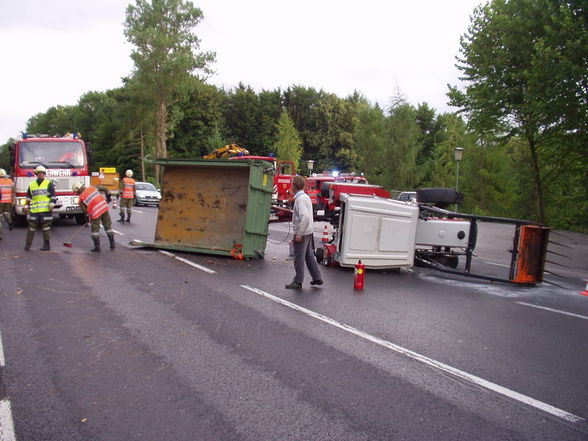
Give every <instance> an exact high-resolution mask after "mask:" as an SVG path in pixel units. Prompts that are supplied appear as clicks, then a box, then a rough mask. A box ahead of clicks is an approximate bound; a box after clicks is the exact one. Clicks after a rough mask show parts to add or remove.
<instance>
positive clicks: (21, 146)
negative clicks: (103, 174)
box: [10, 133, 90, 225]
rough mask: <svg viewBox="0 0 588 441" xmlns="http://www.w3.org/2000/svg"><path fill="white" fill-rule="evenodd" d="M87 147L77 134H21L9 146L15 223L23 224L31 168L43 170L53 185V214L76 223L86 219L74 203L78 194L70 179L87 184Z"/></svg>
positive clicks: (31, 174)
mask: <svg viewBox="0 0 588 441" xmlns="http://www.w3.org/2000/svg"><path fill="white" fill-rule="evenodd" d="M88 153H89V152H88V148H87V147H86V144H85V143H84V141H83V140H82V139H81V138H80V137H79V136H78V134H77V133H71V134H70V133H68V134H66V135H65V136H62V137H58V136H49V135H32V134H26V133H25V134H23V135H22V139H20V140H18V141H16V143H15V144H12V145H11V146H10V162H11V175H12V179H13V180H14V184H15V187H16V206H15V215H16V217H15V222H16V223H19V224H23V223H24V219H25V214H24V211H23V206H24V205H25V201H26V195H27V189H28V187H29V184H30V183H31V181H33V180H34V179H36V178H35V174H34V171H35V168H36V167H37V166H39V165H42V166H43V167H45V168H46V169H47V174H46V177H47V179H51V180H52V181H53V183H54V185H55V192H56V197H57V202H56V204H55V207H54V209H53V214H54V215H58V216H59V217H61V218H74V219H75V220H76V222H77V223H78V224H80V225H81V224H83V223H84V222H86V215H85V214H84V213H83V211H82V209H81V208H80V207H79V206H78V201H79V197H78V196H77V195H74V193H73V192H72V190H71V188H72V184H73V183H74V182H82V183H83V184H84V185H86V186H89V185H90V173H89V171H88V170H89V168H88V159H89V158H88V156H89V155H88Z"/></svg>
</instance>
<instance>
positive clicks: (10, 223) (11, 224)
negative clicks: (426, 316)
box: [8, 222, 14, 231]
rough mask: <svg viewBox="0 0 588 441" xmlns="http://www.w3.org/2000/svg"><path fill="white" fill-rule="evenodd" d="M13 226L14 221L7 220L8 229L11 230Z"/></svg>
mask: <svg viewBox="0 0 588 441" xmlns="http://www.w3.org/2000/svg"><path fill="white" fill-rule="evenodd" d="M13 228H14V223H12V222H8V231H12V229H13Z"/></svg>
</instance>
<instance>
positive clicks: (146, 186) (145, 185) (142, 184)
mask: <svg viewBox="0 0 588 441" xmlns="http://www.w3.org/2000/svg"><path fill="white" fill-rule="evenodd" d="M135 188H136V189H137V190H147V191H157V188H155V185H153V184H150V183H149V182H137V184H136V186H135Z"/></svg>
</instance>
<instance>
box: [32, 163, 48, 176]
mask: <svg viewBox="0 0 588 441" xmlns="http://www.w3.org/2000/svg"><path fill="white" fill-rule="evenodd" d="M37 173H47V169H46V168H45V167H43V166H42V165H37V168H36V169H35V174H37Z"/></svg>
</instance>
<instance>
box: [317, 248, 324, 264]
mask: <svg viewBox="0 0 588 441" xmlns="http://www.w3.org/2000/svg"><path fill="white" fill-rule="evenodd" d="M314 256H315V257H316V261H317V262H318V263H323V257H324V256H325V249H324V248H317V249H316V250H314Z"/></svg>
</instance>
